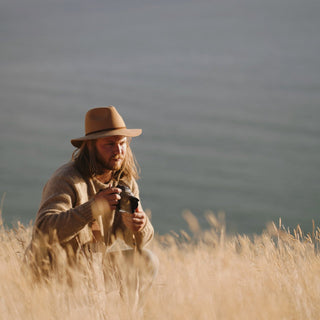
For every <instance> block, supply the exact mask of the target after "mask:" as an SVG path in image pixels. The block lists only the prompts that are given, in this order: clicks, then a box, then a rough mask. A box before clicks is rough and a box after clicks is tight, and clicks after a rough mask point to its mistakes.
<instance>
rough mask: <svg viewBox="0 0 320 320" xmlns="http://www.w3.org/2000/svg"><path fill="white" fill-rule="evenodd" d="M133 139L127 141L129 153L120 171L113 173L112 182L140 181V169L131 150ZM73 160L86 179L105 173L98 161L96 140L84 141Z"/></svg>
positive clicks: (75, 152) (74, 153)
mask: <svg viewBox="0 0 320 320" xmlns="http://www.w3.org/2000/svg"><path fill="white" fill-rule="evenodd" d="M130 141H131V139H129V138H128V139H127V151H126V156H125V158H124V160H123V163H122V166H121V168H120V169H119V170H117V171H114V172H113V173H112V180H113V181H114V182H119V180H120V179H124V178H125V179H128V180H131V179H135V180H137V179H139V171H140V167H139V165H138V163H137V160H136V158H135V156H134V154H133V152H132V150H131V148H130ZM72 160H73V161H74V164H75V166H76V168H77V169H78V170H79V171H80V172H81V173H82V174H83V175H84V176H85V177H86V178H92V177H94V176H96V175H100V174H102V173H103V172H104V170H105V168H104V167H103V166H102V164H100V163H99V162H98V160H97V151H96V140H88V141H83V142H82V145H81V147H80V148H78V149H76V150H75V151H74V152H73V153H72Z"/></svg>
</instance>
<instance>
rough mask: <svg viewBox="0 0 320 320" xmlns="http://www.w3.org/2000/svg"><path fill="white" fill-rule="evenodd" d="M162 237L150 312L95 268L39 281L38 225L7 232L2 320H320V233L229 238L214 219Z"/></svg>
mask: <svg viewBox="0 0 320 320" xmlns="http://www.w3.org/2000/svg"><path fill="white" fill-rule="evenodd" d="M185 218H186V219H187V221H188V222H189V223H190V229H191V230H192V232H193V235H192V237H191V238H190V237H189V235H188V234H187V233H186V232H183V231H182V232H181V233H179V234H173V233H171V234H170V235H165V236H157V237H156V239H155V240H154V241H153V244H152V246H151V249H152V250H153V251H154V252H155V253H156V254H157V256H158V258H159V260H160V263H161V265H160V271H159V275H158V278H157V280H156V282H155V284H154V286H153V287H152V288H151V290H150V291H149V294H148V295H147V297H146V301H145V305H144V308H143V311H142V312H141V310H140V312H133V311H132V310H131V309H130V307H129V306H128V305H126V303H125V302H124V301H123V300H121V298H120V297H119V295H117V294H116V292H111V293H108V292H107V291H106V290H105V287H104V285H103V281H102V272H101V266H100V264H99V263H98V262H96V263H93V266H92V269H88V270H87V272H86V273H85V274H82V275H81V276H80V275H79V277H78V275H77V274H76V275H75V279H76V281H75V283H74V285H73V286H70V285H69V284H68V281H67V280H64V279H63V277H61V276H60V277H54V276H53V277H52V278H50V280H48V281H46V282H45V281H43V282H33V281H32V280H31V278H30V275H29V274H28V273H27V272H26V270H25V268H23V267H22V266H23V263H22V262H23V255H24V250H25V247H26V245H27V244H28V243H29V241H30V237H31V226H28V227H24V226H23V225H21V224H18V226H17V227H16V228H14V229H5V228H4V227H3V226H2V227H1V231H0V241H1V245H0V318H1V319H25V320H27V319H76V320H79V319H95V320H96V319H162V320H163V319H246V320H247V319H319V317H320V256H319V255H318V254H317V243H318V239H319V230H318V229H317V230H315V232H314V233H313V234H312V235H307V236H305V235H303V234H302V231H301V230H300V229H299V227H297V229H296V230H293V232H291V233H290V232H288V230H285V229H284V227H282V226H281V225H280V226H276V225H275V224H271V225H270V226H269V227H268V228H267V230H266V231H265V232H264V233H263V234H262V235H257V236H253V237H248V236H245V235H237V236H232V237H228V236H226V235H225V227H224V223H223V219H222V218H221V217H219V216H218V217H216V216H214V215H212V214H211V215H208V221H209V223H210V224H211V229H210V230H206V231H201V230H200V228H199V226H198V224H197V221H196V219H195V218H194V217H193V216H192V214H191V213H185Z"/></svg>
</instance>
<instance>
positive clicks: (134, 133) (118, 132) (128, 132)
mask: <svg viewBox="0 0 320 320" xmlns="http://www.w3.org/2000/svg"><path fill="white" fill-rule="evenodd" d="M141 133H142V130H141V129H126V128H121V129H114V130H107V131H99V132H95V133H91V134H88V135H86V136H84V137H81V138H77V139H72V140H71V144H72V145H73V146H75V147H77V148H80V147H81V144H82V142H83V141H88V140H95V139H98V138H105V137H112V136H125V137H138V136H140V135H141Z"/></svg>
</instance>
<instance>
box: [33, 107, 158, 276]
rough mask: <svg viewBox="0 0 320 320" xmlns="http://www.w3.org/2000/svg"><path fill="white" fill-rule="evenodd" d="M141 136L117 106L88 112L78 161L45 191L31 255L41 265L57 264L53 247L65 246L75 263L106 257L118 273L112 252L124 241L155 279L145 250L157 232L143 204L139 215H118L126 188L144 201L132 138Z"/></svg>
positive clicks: (76, 155)
mask: <svg viewBox="0 0 320 320" xmlns="http://www.w3.org/2000/svg"><path fill="white" fill-rule="evenodd" d="M141 132H142V130H141V129H127V127H126V124H125V122H124V121H123V119H122V117H121V116H120V114H119V113H118V112H117V110H116V109H115V107H113V106H109V107H103V108H94V109H91V110H89V111H88V112H87V114H86V118H85V136H83V137H81V138H77V139H73V140H71V143H72V145H73V146H75V147H76V148H77V149H76V150H75V151H74V153H73V155H72V160H71V161H70V162H69V163H67V164H65V165H63V166H62V167H60V168H59V169H58V170H57V171H56V172H55V173H54V174H53V176H52V177H51V178H50V179H49V181H48V182H47V184H46V185H45V187H44V190H43V194H42V200H41V203H40V208H39V211H38V214H37V217H36V220H35V225H34V230H33V240H32V244H31V247H30V254H29V257H30V256H32V257H33V260H35V261H36V263H37V264H38V265H39V264H40V265H41V264H44V263H45V261H46V263H47V262H48V261H49V264H52V260H53V259H54V258H53V255H52V254H50V249H48V248H52V244H53V243H59V245H60V246H61V247H62V248H64V249H65V252H66V253H67V256H68V259H69V261H72V262H76V261H77V257H78V256H79V255H83V253H84V252H85V253H86V254H88V253H89V255H90V253H92V252H102V253H103V254H104V259H105V260H107V262H106V265H107V266H108V268H109V270H110V266H111V269H112V267H114V268H117V261H116V259H115V255H114V254H112V253H110V254H108V253H107V252H108V248H110V247H111V246H112V245H113V244H114V243H115V240H117V239H122V240H123V241H124V242H125V243H126V244H127V245H128V246H130V247H132V248H134V249H135V250H129V251H125V252H124V253H125V254H124V256H125V257H126V261H132V257H133V255H134V252H136V256H138V257H139V258H138V259H140V260H141V261H144V262H145V263H146V264H148V266H149V271H150V270H151V271H150V272H151V273H153V274H155V272H156V269H157V266H156V265H157V263H156V258H155V257H154V255H153V254H152V253H151V252H150V251H148V250H146V249H144V247H145V245H147V244H148V243H149V242H150V241H151V239H152V238H153V233H154V231H153V227H152V225H151V223H150V221H149V219H148V217H147V216H146V214H145V212H144V211H143V209H142V206H141V202H140V201H139V202H138V206H137V208H136V209H135V210H134V212H133V213H131V212H123V211H119V210H117V208H118V204H119V202H120V201H121V192H122V189H121V188H120V186H126V187H129V188H130V189H131V191H132V193H133V196H134V197H135V198H137V199H139V188H138V185H137V183H136V179H138V171H137V166H136V162H135V158H134V155H133V153H132V151H131V148H130V139H131V137H136V136H139V135H140V134H141ZM43 252H45V254H43ZM47 257H49V259H47ZM53 262H54V261H53ZM128 263H131V262H128Z"/></svg>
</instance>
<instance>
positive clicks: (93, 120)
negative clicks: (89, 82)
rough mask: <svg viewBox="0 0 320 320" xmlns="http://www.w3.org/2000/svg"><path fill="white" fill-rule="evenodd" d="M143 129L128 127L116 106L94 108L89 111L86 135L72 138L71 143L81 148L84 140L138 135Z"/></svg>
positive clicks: (86, 120) (86, 121)
mask: <svg viewBox="0 0 320 320" xmlns="http://www.w3.org/2000/svg"><path fill="white" fill-rule="evenodd" d="M141 133H142V130H141V129H127V127H126V124H125V122H124V121H123V119H122V117H121V116H120V114H119V113H118V111H117V110H116V108H115V107H114V106H109V107H101V108H94V109H91V110H89V111H88V112H87V114H86V119H85V136H84V137H81V138H77V139H72V140H71V143H72V144H73V145H74V146H75V147H77V148H80V146H81V144H82V142H83V141H86V140H94V139H98V138H104V137H111V136H126V137H137V136H140V134H141Z"/></svg>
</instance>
